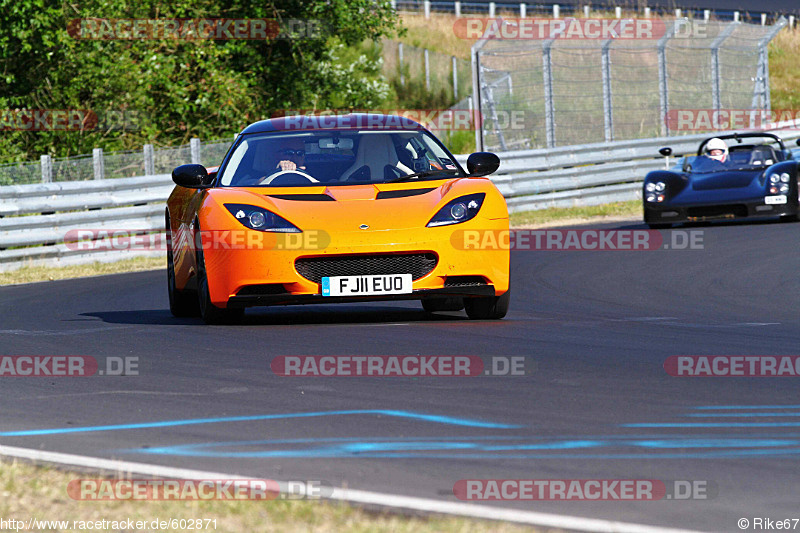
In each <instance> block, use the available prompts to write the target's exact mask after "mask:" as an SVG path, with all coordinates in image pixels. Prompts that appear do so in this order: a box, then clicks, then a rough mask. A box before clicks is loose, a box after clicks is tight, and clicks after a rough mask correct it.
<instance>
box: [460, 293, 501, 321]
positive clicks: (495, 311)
mask: <svg viewBox="0 0 800 533" xmlns="http://www.w3.org/2000/svg"><path fill="white" fill-rule="evenodd" d="M510 302H511V287H509V288H508V290H507V291H506V292H505V293H503V294H502V295H500V296H487V297H482V298H464V307H465V308H466V310H467V316H468V317H470V318H471V319H473V320H499V319H501V318H503V317H504V316H506V313H508V304H509V303H510Z"/></svg>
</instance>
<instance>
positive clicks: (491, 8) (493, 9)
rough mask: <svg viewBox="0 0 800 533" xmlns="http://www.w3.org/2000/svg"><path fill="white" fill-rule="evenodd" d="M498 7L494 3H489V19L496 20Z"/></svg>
mask: <svg viewBox="0 0 800 533" xmlns="http://www.w3.org/2000/svg"><path fill="white" fill-rule="evenodd" d="M496 9H497V6H496V5H495V3H494V2H489V18H494V16H495V13H496V12H497V11H496Z"/></svg>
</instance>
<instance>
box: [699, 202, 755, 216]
mask: <svg viewBox="0 0 800 533" xmlns="http://www.w3.org/2000/svg"><path fill="white" fill-rule="evenodd" d="M686 216H688V217H690V218H717V217H746V216H747V206H746V205H742V204H734V205H712V206H705V207H690V208H688V209H687V210H686Z"/></svg>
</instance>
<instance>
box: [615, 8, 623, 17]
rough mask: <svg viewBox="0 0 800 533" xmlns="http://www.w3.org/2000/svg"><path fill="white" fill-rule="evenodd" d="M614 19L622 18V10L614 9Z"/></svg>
mask: <svg viewBox="0 0 800 533" xmlns="http://www.w3.org/2000/svg"><path fill="white" fill-rule="evenodd" d="M614 18H618V19H621V18H622V8H621V7H619V6H617V7H615V8H614Z"/></svg>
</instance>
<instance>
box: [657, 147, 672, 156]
mask: <svg viewBox="0 0 800 533" xmlns="http://www.w3.org/2000/svg"><path fill="white" fill-rule="evenodd" d="M658 153H659V154H661V155H663V156H664V157H669V156H671V155H672V148H670V147H669V146H665V147H664V148H662V149H660V150H659V151H658Z"/></svg>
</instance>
